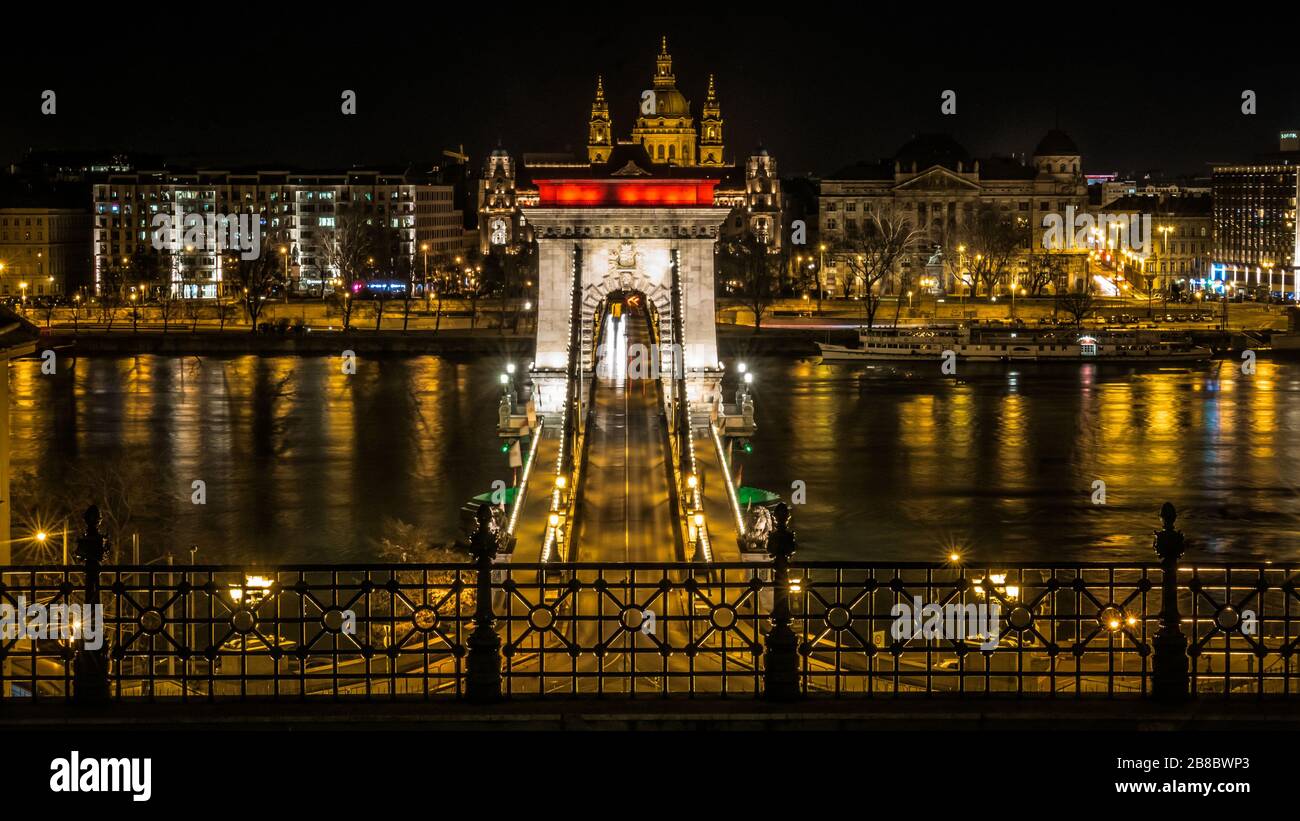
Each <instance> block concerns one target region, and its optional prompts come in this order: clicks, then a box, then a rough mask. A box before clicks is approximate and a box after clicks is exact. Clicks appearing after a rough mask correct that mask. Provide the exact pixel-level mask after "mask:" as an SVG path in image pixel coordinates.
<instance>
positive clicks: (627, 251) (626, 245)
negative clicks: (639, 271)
mask: <svg viewBox="0 0 1300 821" xmlns="http://www.w3.org/2000/svg"><path fill="white" fill-rule="evenodd" d="M640 258H641V255H640V254H639V253H638V252H637V250H636V245H635V244H634V243H633V242H632V241H631V240H628V239H625V240H623V241H622V242H620V243H619V244H618V248H615V249H613V250H611V251H610V252H609V272H610V273H611V274H614V273H631V272H633V271H635V270H636V266H637V261H638V260H639V259H640Z"/></svg>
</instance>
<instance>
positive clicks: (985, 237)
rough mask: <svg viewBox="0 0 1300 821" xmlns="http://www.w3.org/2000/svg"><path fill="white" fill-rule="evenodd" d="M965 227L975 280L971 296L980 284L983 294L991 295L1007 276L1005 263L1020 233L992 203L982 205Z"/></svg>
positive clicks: (968, 255) (968, 253)
mask: <svg viewBox="0 0 1300 821" xmlns="http://www.w3.org/2000/svg"><path fill="white" fill-rule="evenodd" d="M966 228H967V230H966V242H965V245H966V254H967V262H968V264H969V266H970V272H971V277H972V279H973V280H974V282H975V290H974V292H973V293H972V296H973V295H974V294H976V293H978V292H979V289H980V286H981V285H983V286H984V293H985V294H986V295H988V296H992V295H993V288H994V287H995V286H996V285H997V284H998V283H999V282H1001V281H1002V280H1004V279H1005V278H1006V272H1007V266H1008V265H1009V264H1010V262H1011V259H1012V257H1013V256H1015V254H1016V251H1017V250H1018V249H1019V247H1020V241H1021V232H1020V230H1019V229H1018V228H1017V227H1016V224H1015V222H1014V221H1013V220H1012V219H1011V218H1010V216H1008V215H1007V214H1004V213H1002V212H1001V211H999V210H998V209H997V207H996V206H994V205H992V204H984V205H981V206H980V207H979V208H978V209H977V210H976V212H975V215H974V218H973V219H972V221H971V222H970V224H969V225H967V226H966Z"/></svg>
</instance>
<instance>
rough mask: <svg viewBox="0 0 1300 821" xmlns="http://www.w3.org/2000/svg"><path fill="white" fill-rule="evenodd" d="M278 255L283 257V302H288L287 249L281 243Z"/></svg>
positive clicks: (286, 303)
mask: <svg viewBox="0 0 1300 821" xmlns="http://www.w3.org/2000/svg"><path fill="white" fill-rule="evenodd" d="M280 256H282V257H284V304H285V305H288V304H289V249H288V248H287V247H286V246H284V245H281V246H280Z"/></svg>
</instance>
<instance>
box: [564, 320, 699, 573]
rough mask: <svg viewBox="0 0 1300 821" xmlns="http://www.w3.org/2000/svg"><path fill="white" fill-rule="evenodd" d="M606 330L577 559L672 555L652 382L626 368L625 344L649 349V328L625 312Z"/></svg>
mask: <svg viewBox="0 0 1300 821" xmlns="http://www.w3.org/2000/svg"><path fill="white" fill-rule="evenodd" d="M604 336H605V338H604V339H603V340H602V342H601V344H602V345H604V346H607V347H606V350H605V351H604V357H605V362H607V363H609V369H608V371H607V372H606V373H603V374H598V375H597V380H596V390H595V395H594V397H593V399H592V401H593V403H594V405H593V408H592V414H591V421H590V423H589V425H590V426H589V427H588V429H587V443H586V447H587V454H588V455H587V465H586V468H585V473H584V474H583V476H582V479H581V484H582V487H581V488H580V489H579V493H580V494H581V496H580V497H579V505H580V508H579V510H578V512H577V513H576V515H577V516H578V519H579V522H578V541H577V553H578V555H577V556H576V557H575V559H576V560H577V561H583V562H656V561H657V562H664V561H677V560H678V559H679V558H680V557H679V556H678V552H677V541H676V536H675V535H674V534H675V530H674V528H675V524H674V520H673V510H672V505H671V503H670V496H669V493H668V490H669V486H668V464H667V461H666V459H667V457H666V453H665V450H666V448H665V439H664V436H665V431H664V420H663V417H662V416H661V414H660V406H659V394H658V387H657V386H658V383H657V381H656V380H654V379H650V378H641V379H631V378H629V374H628V368H627V365H628V348H629V346H630V345H644V346H646V347H647V348H648V347H649V345H650V342H651V339H650V331H649V328H648V327H647V326H646V322H645V319H644V317H642V316H639V315H637V314H630V315H627V316H624V317H622V318H621V319H618V320H610V324H609V325H608V329H607V331H606V333H605V334H604Z"/></svg>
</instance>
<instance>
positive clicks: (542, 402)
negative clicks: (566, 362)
mask: <svg viewBox="0 0 1300 821" xmlns="http://www.w3.org/2000/svg"><path fill="white" fill-rule="evenodd" d="M528 376H529V378H530V379H532V381H533V405H534V407H535V408H536V409H537V413H538V414H539V415H542V416H546V417H548V418H551V417H554V418H559V414H561V413H563V412H564V402H565V399H566V398H567V395H566V390H565V386H566V384H567V382H568V380H567V378H566V377H565V374H564V371H552V370H533V371H529V373H528Z"/></svg>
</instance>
